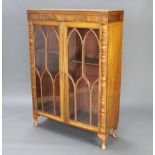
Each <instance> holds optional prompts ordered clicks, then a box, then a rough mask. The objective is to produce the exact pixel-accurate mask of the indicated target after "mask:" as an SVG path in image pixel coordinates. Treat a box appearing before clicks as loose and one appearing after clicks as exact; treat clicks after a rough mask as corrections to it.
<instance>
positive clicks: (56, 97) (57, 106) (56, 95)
mask: <svg viewBox="0 0 155 155" xmlns="http://www.w3.org/2000/svg"><path fill="white" fill-rule="evenodd" d="M54 86H55V87H54V88H55V89H54V100H55V115H57V116H60V76H59V74H57V75H56V76H55V78H54Z"/></svg>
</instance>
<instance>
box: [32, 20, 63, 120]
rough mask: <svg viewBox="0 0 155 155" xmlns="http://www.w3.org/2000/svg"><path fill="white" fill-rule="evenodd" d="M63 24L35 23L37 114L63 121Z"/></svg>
mask: <svg viewBox="0 0 155 155" xmlns="http://www.w3.org/2000/svg"><path fill="white" fill-rule="evenodd" d="M60 31H61V24H60V23H59V22H39V21H35V22H33V35H34V38H33V39H34V62H35V73H36V77H35V78H36V94H37V112H38V113H39V114H41V115H44V114H45V115H46V116H49V117H50V118H53V119H56V120H62V117H63V116H62V115H63V114H62V101H61V95H60V94H61V80H60V79H61V40H62V39H61V35H60Z"/></svg>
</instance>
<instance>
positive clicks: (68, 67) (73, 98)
mask: <svg viewBox="0 0 155 155" xmlns="http://www.w3.org/2000/svg"><path fill="white" fill-rule="evenodd" d="M64 31H65V41H66V42H65V49H66V51H65V60H66V62H65V80H66V82H65V84H66V85H65V86H66V88H67V93H66V95H65V96H66V97H67V98H66V100H67V112H68V115H67V122H68V123H69V124H73V125H76V126H81V125H82V126H83V125H85V128H89V127H94V128H98V122H99V121H98V111H99V110H98V109H99V104H98V97H99V93H98V92H99V91H98V89H99V53H100V52H99V51H100V25H99V24H90V23H80V24H76V23H65V28H64Z"/></svg>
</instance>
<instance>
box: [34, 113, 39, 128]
mask: <svg viewBox="0 0 155 155" xmlns="http://www.w3.org/2000/svg"><path fill="white" fill-rule="evenodd" d="M33 118H34V126H35V127H37V126H38V115H37V114H34V115H33Z"/></svg>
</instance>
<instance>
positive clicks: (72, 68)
mask: <svg viewBox="0 0 155 155" xmlns="http://www.w3.org/2000/svg"><path fill="white" fill-rule="evenodd" d="M80 37H81V36H80V35H79V33H78V31H77V29H71V28H70V29H69V31H68V57H69V62H68V64H69V66H68V72H69V76H68V77H69V114H70V119H73V120H74V119H77V111H75V109H76V107H77V105H76V103H75V102H76V101H75V100H76V98H75V94H74V93H76V92H74V88H75V83H76V82H77V80H78V79H79V78H80V77H81V76H82V42H81V38H80Z"/></svg>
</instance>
